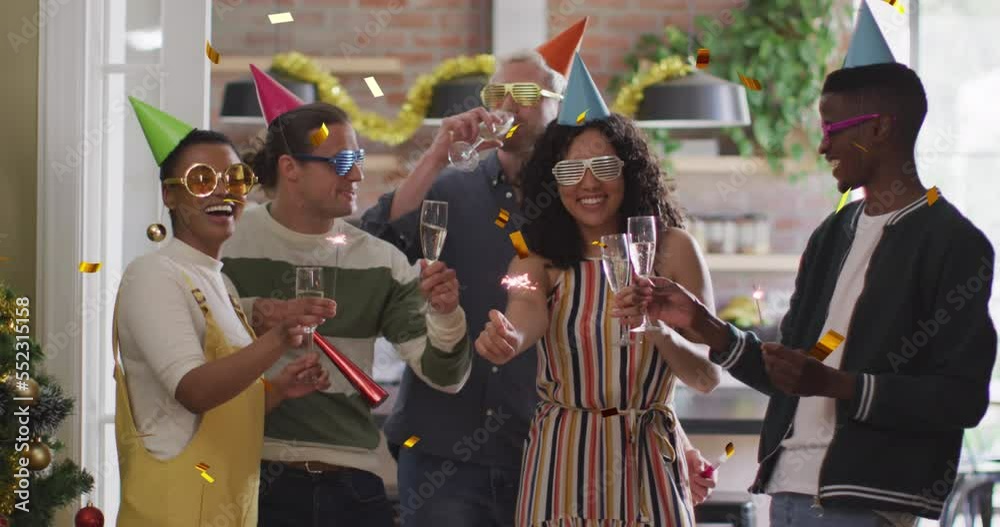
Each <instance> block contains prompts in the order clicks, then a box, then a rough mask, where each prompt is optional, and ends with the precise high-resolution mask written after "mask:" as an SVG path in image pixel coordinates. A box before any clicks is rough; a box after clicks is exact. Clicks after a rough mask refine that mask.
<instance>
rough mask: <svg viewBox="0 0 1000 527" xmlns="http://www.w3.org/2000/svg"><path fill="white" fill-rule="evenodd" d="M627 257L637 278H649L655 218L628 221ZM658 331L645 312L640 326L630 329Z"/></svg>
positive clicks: (637, 217) (653, 244) (654, 245)
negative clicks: (630, 260)
mask: <svg viewBox="0 0 1000 527" xmlns="http://www.w3.org/2000/svg"><path fill="white" fill-rule="evenodd" d="M628 233H629V237H630V238H631V240H630V241H629V256H630V257H631V259H632V267H634V268H635V274H637V275H638V276H639V278H649V275H650V273H652V272H653V261H654V260H655V259H656V217H655V216H635V217H632V218H629V219H628ZM650 329H658V328H657V327H656V326H654V325H652V324H651V323H650V322H649V315H648V314H647V313H646V310H643V312H642V324H641V325H639V326H638V327H635V328H632V332H633V333H640V332H645V331H648V330H650Z"/></svg>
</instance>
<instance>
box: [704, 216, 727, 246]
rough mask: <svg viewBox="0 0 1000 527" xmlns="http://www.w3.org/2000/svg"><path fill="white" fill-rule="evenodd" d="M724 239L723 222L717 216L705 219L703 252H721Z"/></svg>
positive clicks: (724, 228)
mask: <svg viewBox="0 0 1000 527" xmlns="http://www.w3.org/2000/svg"><path fill="white" fill-rule="evenodd" d="M725 237H726V227H725V222H724V220H723V219H722V218H720V217H718V216H706V217H705V250H706V251H707V252H709V253H713V254H719V253H721V252H722V249H723V246H724V243H725Z"/></svg>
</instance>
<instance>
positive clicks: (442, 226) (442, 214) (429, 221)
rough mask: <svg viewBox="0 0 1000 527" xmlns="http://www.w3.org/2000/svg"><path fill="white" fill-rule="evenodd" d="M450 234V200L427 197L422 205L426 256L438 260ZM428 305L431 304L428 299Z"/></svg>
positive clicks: (421, 233)
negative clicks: (436, 199) (435, 199)
mask: <svg viewBox="0 0 1000 527" xmlns="http://www.w3.org/2000/svg"><path fill="white" fill-rule="evenodd" d="M447 236H448V202H447V201H434V200H430V199H425V200H424V204H423V206H421V207H420V244H421V247H422V248H423V251H424V258H426V259H427V261H428V262H436V261H437V259H438V258H440V257H441V249H443V248H444V240H445V238H446V237H447ZM425 305H426V306H429V305H430V301H429V300H428V301H427V302H426V303H425Z"/></svg>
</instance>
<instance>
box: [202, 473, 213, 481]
mask: <svg viewBox="0 0 1000 527" xmlns="http://www.w3.org/2000/svg"><path fill="white" fill-rule="evenodd" d="M201 477H203V478H205V481H207V482H209V483H215V479H214V478H213V477H212V476H209V475H208V472H202V473H201Z"/></svg>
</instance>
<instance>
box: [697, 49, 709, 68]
mask: <svg viewBox="0 0 1000 527" xmlns="http://www.w3.org/2000/svg"><path fill="white" fill-rule="evenodd" d="M709 56H710V54H709V52H708V48H698V56H697V58H696V61H695V66H697V67H698V69H700V70H703V69H705V68H707V67H708V60H709Z"/></svg>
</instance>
